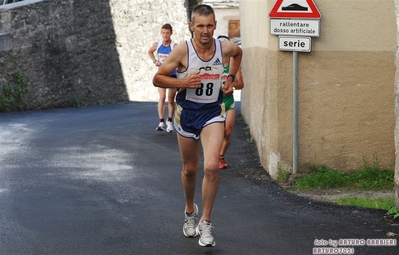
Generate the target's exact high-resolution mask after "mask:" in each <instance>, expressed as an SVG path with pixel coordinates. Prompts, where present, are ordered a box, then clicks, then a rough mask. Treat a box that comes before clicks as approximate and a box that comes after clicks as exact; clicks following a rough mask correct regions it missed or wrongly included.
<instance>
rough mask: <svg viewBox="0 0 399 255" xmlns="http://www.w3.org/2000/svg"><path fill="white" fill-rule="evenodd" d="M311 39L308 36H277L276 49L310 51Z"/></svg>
mask: <svg viewBox="0 0 399 255" xmlns="http://www.w3.org/2000/svg"><path fill="white" fill-rule="evenodd" d="M311 48H312V39H311V38H310V37H298V36H291V37H290V36H279V37H278V49H279V50H281V51H301V52H310V51H311Z"/></svg>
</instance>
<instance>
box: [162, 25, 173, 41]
mask: <svg viewBox="0 0 399 255" xmlns="http://www.w3.org/2000/svg"><path fill="white" fill-rule="evenodd" d="M171 35H172V32H171V31H170V30H169V29H164V28H162V29H161V36H162V40H163V41H164V42H168V41H170V36H171Z"/></svg>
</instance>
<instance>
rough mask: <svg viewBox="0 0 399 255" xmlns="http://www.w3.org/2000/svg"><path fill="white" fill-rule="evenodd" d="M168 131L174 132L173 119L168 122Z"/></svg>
mask: <svg viewBox="0 0 399 255" xmlns="http://www.w3.org/2000/svg"><path fill="white" fill-rule="evenodd" d="M166 132H169V133H170V132H173V123H172V122H171V121H167V122H166Z"/></svg>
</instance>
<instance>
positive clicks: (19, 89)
mask: <svg viewBox="0 0 399 255" xmlns="http://www.w3.org/2000/svg"><path fill="white" fill-rule="evenodd" d="M14 80H15V84H3V86H2V87H1V88H0V89H1V91H0V111H2V112H6V111H23V110H26V108H27V104H26V102H25V100H24V97H25V94H26V92H27V88H28V85H27V84H26V83H25V81H24V78H23V75H22V73H21V72H17V73H15V75H14Z"/></svg>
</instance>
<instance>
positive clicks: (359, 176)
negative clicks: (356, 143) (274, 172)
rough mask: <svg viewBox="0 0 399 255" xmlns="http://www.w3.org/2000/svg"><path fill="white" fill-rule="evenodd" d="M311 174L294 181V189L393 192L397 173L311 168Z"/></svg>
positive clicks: (376, 168) (366, 168) (376, 169)
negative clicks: (351, 171)
mask: <svg viewBox="0 0 399 255" xmlns="http://www.w3.org/2000/svg"><path fill="white" fill-rule="evenodd" d="M310 170H311V172H310V173H309V174H306V175H303V176H301V177H298V178H297V179H295V180H294V181H293V188H294V189H299V190H310V189H335V188H345V189H353V190H392V189H393V188H394V175H395V173H394V172H393V171H391V170H389V169H382V170H380V169H379V168H378V167H365V168H364V169H362V170H360V171H358V172H354V173H346V172H342V171H337V170H334V169H331V168H327V167H324V166H323V167H321V168H317V167H314V166H312V167H310Z"/></svg>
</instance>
